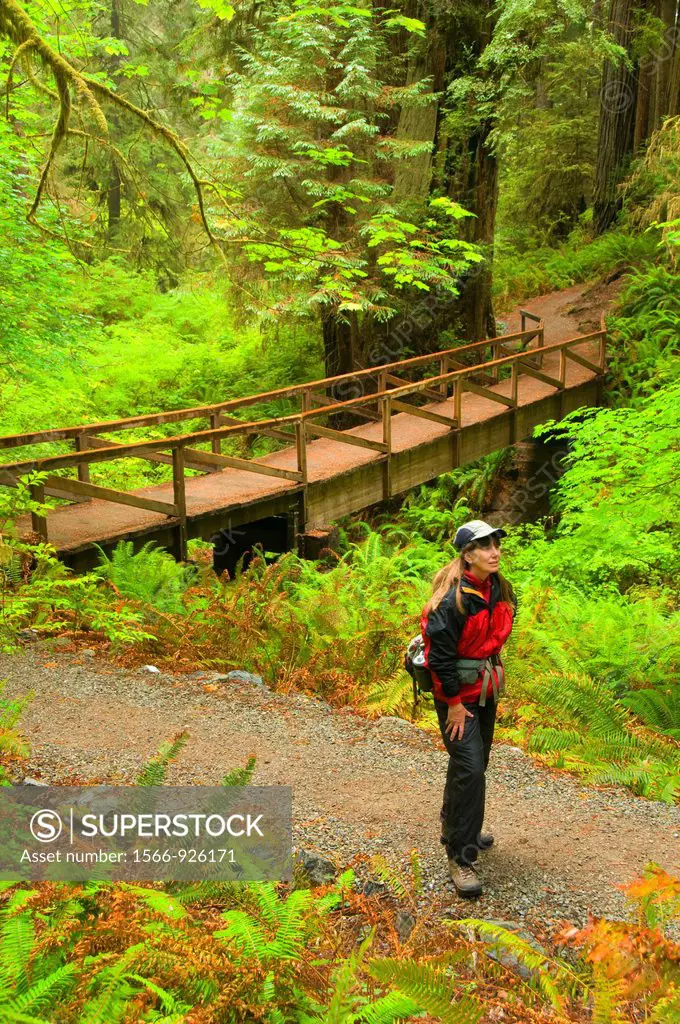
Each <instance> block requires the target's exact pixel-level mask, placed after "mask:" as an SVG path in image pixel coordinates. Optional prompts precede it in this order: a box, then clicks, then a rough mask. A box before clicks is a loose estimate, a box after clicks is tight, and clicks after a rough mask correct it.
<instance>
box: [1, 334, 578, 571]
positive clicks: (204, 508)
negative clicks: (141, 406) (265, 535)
mask: <svg viewBox="0 0 680 1024" xmlns="http://www.w3.org/2000/svg"><path fill="white" fill-rule="evenodd" d="M552 340H558V339H549V340H548V344H550V341H552ZM559 340H561V339H559ZM572 351H574V352H576V353H577V354H580V355H582V356H584V357H585V358H587V359H588V360H590V361H592V362H595V363H597V362H598V343H597V341H585V342H584V343H583V344H578V345H576V346H574V347H573V348H572ZM559 363H560V353H559V352H546V354H545V357H544V361H543V365H542V372H543V373H545V374H548V375H550V376H554V377H559ZM597 377H598V374H596V373H594V372H592V371H591V370H590V369H588V368H586V367H584V366H581V365H579V364H578V363H576V362H573V361H572V360H571V359H569V360H567V362H566V376H565V389H564V391H563V392H562V395H563V396H564V395H568V394H569V392H572V391H574V389H576V390H577V391H578V390H579V389H581V388H582V385H584V384H587V383H588V382H593V381H595V380H596V379H597ZM489 390H491V391H495V392H497V393H499V394H502V395H506V396H509V395H510V392H511V382H510V380H509V379H508V380H505V381H502V382H500V383H498V384H496V385H492V386H490V388H489ZM589 394H590V392H589ZM555 395H556V390H555V388H554V387H552V386H551V385H549V384H546V383H543V382H542V381H540V380H537V379H535V378H533V377H531V376H527V375H526V374H524V373H518V385H517V410H516V411H515V410H513V411H512V413H513V414H514V415H517V413H518V412H519V411H520V410H521V409H522V408H523V407H527V406H531V405H534V404H535V403H541V405H543V404H544V403H543V402H542V400H544V399H546V400H548V399H554V398H555ZM576 397H577V396H576V394H574V398H576ZM580 404H593V400H592V395H591V397H590V399H588V398H586V399H585V401H583V400H581V401H577V402H576V405H580ZM567 405H568V407H569V408H572V407H574V402H573V401H571V402H568V403H567ZM422 408H423V409H426V410H431V411H432V412H435V413H440V414H442V415H445V416H449V417H454V416H455V410H454V399H453V398H449V399H447V400H446V401H441V402H429V403H428V404H426V405H423V406H422ZM562 409H563V410H565V411H566V409H565V406H564V404H563V405H562ZM460 411H461V422H460V424H459V431H458V432H457V433H462V434H465V433H466V431H467V430H468V428H471V427H474V426H475V425H476V424H482V423H484V422H485V421H489V423H491V422H492V421H495V420H496V419H497V418H503V417H505V418H506V419H507V418H508V416H509V414H510V411H509V410H508V408H506V407H505V406H503V405H501V404H499V403H498V402H496V401H493V400H491V399H488V398H485V397H482V396H481V395H479V394H473V393H470V392H467V391H466V392H465V393H463V395H462V398H461V406H460ZM554 415H555V412H554V405H553V406H551V407H548V405H547V404H546V407H545V411H544V412H542V414H541V415H538V416H537V417H534V420H533V421H532V422H534V421H535V422H540V421H541V419H545V418H548V417H550V416H554ZM391 431H392V438H391V452H392V456H398V455H399V453H403V452H407V451H409V450H411V449H412V450H416V449H420V450H421V456H419V458H421V461H422V459H425V460H427V459H428V457H429V456H428V452H430V451H434V448H432V443H433V442H437V440H438V439H441V438H443V437H445V436H446V435H448V436H451V433H452V432H451V430H450V428H448V427H447V426H445V425H443V424H439V423H435V422H432V421H428V420H425V419H421V418H419V417H416V416H415V415H411V414H409V413H397V414H393V416H392V418H391ZM348 433H350V434H354V435H356V436H357V437H361V438H368V439H373V440H375V441H382V439H383V425H382V424H381V423H379V422H374V423H372V422H369V423H366V424H364V425H362V426H358V427H353V428H351V429H350V430H349V431H348ZM489 436H491V434H490V435H489ZM520 436H524V435H520ZM517 440H519V437H517ZM490 443H491V447H489V446H487V450H488V451H492V450H494V448H497V447H499V444H498V442H497V441H495V442H490ZM306 449H307V479H308V488H307V489H308V490H309V491H310V492H313V491H316V492H317V493H318V489H319V485H323V483H324V482H330V481H333V480H335V478H342V477H343V476H344V475H345V474H353V473H354V472H355V471H357V470H359V469H360V468H361V467H365V466H369V465H370V464H371V463H384V462H385V456H384V455H382V454H381V453H379V452H378V451H374V450H369V449H365V448H361V447H356V446H354V445H349V444H347V443H342V442H339V441H335V440H330V439H326V438H319V439H315V440H308V441H307V445H306ZM458 452H459V455H460V448H459V449H458ZM481 453H482V452H481V450H480V451H479V453H478V454H481ZM469 457H470V454H469V453H468V455H467V456H466V457H465V458H463V459H460V461H467V459H468V458H469ZM472 457H477V455H473V456H472ZM253 461H255V462H260V463H262V464H265V465H269V466H274V467H279V468H282V469H290V470H296V469H297V468H298V461H297V453H296V449H295V446H291V447H288V448H285V449H282V450H280V451H277V452H274V453H272V454H269V455H267V456H265V457H262V458H259V459H257V460H253ZM455 464H456V461H455V459H454V460H453V461H451V462H449V465H448V467H447V468H451V466H452V465H455ZM442 471H443V470H442V468H441V465H440V464H439V463H438V464H437V465H435V464H434V462H433V463H432V467H431V471H430V470H429V469H428V466H427V465H421V467H420V469H419V471H418V473H417V474H416V476H417V479H416V478H415V477H414V479H413V480H412V481H411V482H410V484H409V486H413V485H414V483H417V482H419V481H420V480H427V479H432V478H433V477H435V476H437V475H439V474H440V473H441V472H442ZM380 472H381V468H380V467H379V466H376V467H375V469H374V473H376V474H379V473H380ZM404 481H405V478H403V477H402V479H401V483H403V482H404ZM185 483H186V515H187V523H188V525H189V536H204V537H205V536H206V532H207V533H209V532H210V531H211V530H214V528H215V526H216V525H218V519H219V523H220V524H221V526H222V527H226V526H227V525H228V524H229V522H230V521H232V514H233V523H234V524H235V525H236V524H237V523H239V522H241V523H242V522H247V521H254V520H256V519H258V518H260V517H261V516H263V515H270V514H272V511H275V510H276V508H275V506H276V504H277V500H278V504H279V511H280V509H281V508H282V507H283V506H282V504H281V500H280V499H283V500H284V502H285V501H286V500H288V499H290V498H291V497H293V496H295V495H296V494H299V493H300V492H301V491H302V490H303V488H302V487H301V485H300V484H299V483H296V482H292V481H288V480H285V479H282V478H275V477H270V476H261V475H256V474H255V473H252V472H247V471H244V470H240V469H231V468H229V469H223V470H221V471H219V472H212V473H206V474H205V475H201V476H187V477H186V481H185ZM338 483H339V485H340V491H345V492H346V488H345V487H343V484H342V481H339V482H338V481H336V485H335V492H336V493H340V492H339V491H338ZM351 486H353V484H352V483H351V476H350V477H348V478H347V481H346V487H351ZM403 489H405V488H404V487H402V486H398V487H397V488H396V492H397V493H399V492H400V491H401V490H403ZM130 493H132V494H137V495H140V496H143V497H146V498H153V499H156V500H159V501H164V502H168V503H172V502H173V484H172V482H169V483H166V484H161V485H154V486H148V487H143V488H140V489H138V490H136V491H133V492H130ZM366 497H367V498H368V497H369V496H368V493H366ZM375 500H376V498H375V497H374V498H373V499H372V501H375ZM377 500H379V499H377ZM372 501H371V500H364V499H362V498H361V496H358V497H357V500H356V501H355V502H354V504H353V505H352V504H351V503H349V504H348V502H347V501H346V500H344V501H340V502H339V503H336V507H335V506H333V503H332V502H331V503H330V504H329V502H328V501H324V500H322V501H321V502H317V506H318V507H317V510H316V512H315V513H313V514H312V515H311V516H310V517H309V518H307V517H306V516H305V517H304V518H306V519H307V522H306V523H304V522H303V524H302V525H303V527H304V526H306V527H307V528H309V527H313V526H318V525H321V524H322V523H323V522H329V521H331V520H332V519H333V518H334V517H336V516H337V515H341V514H344V513H345V512H346V511H347V510H348V509H349V508H350V507H353V508H356V509H359V508H362V507H365V506H366V505H368V504H371V503H372ZM362 502H363V504H362ZM216 514H218V516H217V518H216ZM201 520H203V521H204V523H205V526H204V527H203V528H202V527H201V525H200V521H201ZM48 521H49V540H50V543H51V544H53V545H54V546H55V547H56V548H57V550H58V551H59V552H60V553H61V554H63V555H66V556H68V555H69V553H75V552H78V551H83V550H84V549H86V548H89V547H91V545H92V544H93V543H95V542H96V543H98V544H102V545H103V546H108V545H110V544H112V543H114V542H115V541H116V540H117V539H120V538H123V537H132V536H140V535H142V536H147V535H148V536H153V535H154V534H159V535H160V534H161V533H162V532H163V531H164V530H165V531H167V527H168V517H167V516H165V515H163V514H161V513H158V512H151V511H147V510H144V509H139V508H133V507H129V506H126V505H121V504H115V503H113V502H110V501H104V500H101V499H98V498H94V499H91V500H89V501H85V502H80V503H78V504H72V505H67V506H63V507H60V508H58V509H55V510H54V511H53V512H51V513H50V515H49V520H48ZM192 523H193V527H192ZM30 525H31V524H30V520H26V521H24V522H22V523H20V527H21V528H22V529H26V530H28V529H30Z"/></svg>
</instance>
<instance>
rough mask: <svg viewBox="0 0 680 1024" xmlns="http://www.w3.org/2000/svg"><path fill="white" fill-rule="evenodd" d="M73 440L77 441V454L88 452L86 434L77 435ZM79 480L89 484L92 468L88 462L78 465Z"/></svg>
mask: <svg viewBox="0 0 680 1024" xmlns="http://www.w3.org/2000/svg"><path fill="white" fill-rule="evenodd" d="M73 440H74V441H75V448H76V451H77V452H84V451H87V437H86V435H85V434H76V436H75V437H74V439H73ZM78 479H79V480H82V481H83V483H86V484H89V482H90V467H89V464H88V463H87V462H79V463H78Z"/></svg>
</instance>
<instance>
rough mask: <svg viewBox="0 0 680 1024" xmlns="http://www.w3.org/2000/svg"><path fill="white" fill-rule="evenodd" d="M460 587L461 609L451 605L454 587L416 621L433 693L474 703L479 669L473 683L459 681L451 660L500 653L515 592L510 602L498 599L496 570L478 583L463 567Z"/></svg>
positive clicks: (446, 699) (439, 697) (445, 699)
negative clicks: (419, 630) (420, 633)
mask: <svg viewBox="0 0 680 1024" xmlns="http://www.w3.org/2000/svg"><path fill="white" fill-rule="evenodd" d="M460 590H461V599H462V603H463V608H464V609H465V611H464V613H463V614H461V612H459V611H458V608H457V606H456V587H455V586H453V587H451V589H450V590H449V591H448V592H447V593H446V594H445V595H444V597H443V598H442V600H441V602H440V604H439V605H438V606H437V607H436V608H435V609H434V610H433V611H431V612H430V614H429V615H425V614H424V613H423V616H422V618H421V620H420V628H421V632H422V636H423V641H424V643H425V658H426V660H427V667H428V668H429V670H430V673H431V675H432V679H433V682H434V690H433V695H434V698H435V700H440V701H443V702H444V703H446V704H459V703H461V702H465V703H473V702H474V701H477V700H478V699H479V696H480V694H481V692H482V673H481V672H480V674H479V676H478V678H477V680H476V682H474V683H467V684H463V683H461V681H460V678H459V676H458V672H457V671H456V659H458V658H488V657H489V656H490V655H492V654H500V651H501V648H502V646H503V644H504V643H505V641H506V640H507V639H508V637H509V636H510V631H511V630H512V622H513V618H514V616H515V611H516V609H517V603H516V601H515V597H514V595H513V596H512V603H508V602H506V601H501V599H500V591H501V588H500V583H499V580H498V576H497V575H496V573H492V574H491V576H488V577H487V579H486V580H485V581H484V582H482V581H481V580H479V579H477V577H476V576H474V575H473V574H472V573H470V572H466V573H464V575H463V581H462V583H461V587H460ZM489 692H490V691H489Z"/></svg>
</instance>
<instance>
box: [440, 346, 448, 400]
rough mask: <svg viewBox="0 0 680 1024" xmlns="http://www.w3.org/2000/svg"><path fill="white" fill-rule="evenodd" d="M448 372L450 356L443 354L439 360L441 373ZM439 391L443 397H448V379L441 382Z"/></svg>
mask: <svg viewBox="0 0 680 1024" xmlns="http://www.w3.org/2000/svg"><path fill="white" fill-rule="evenodd" d="M448 372H449V357H448V356H442V358H441V359H440V360H439V373H440V374H442V375H443V374H445V373H448ZM439 391H440V392H441V396H442V398H443V399H447V398H448V397H449V382H448V381H447V380H443V381H442V382H441V384H440V385H439Z"/></svg>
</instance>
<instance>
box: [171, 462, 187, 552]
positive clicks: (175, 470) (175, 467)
mask: <svg viewBox="0 0 680 1024" xmlns="http://www.w3.org/2000/svg"><path fill="white" fill-rule="evenodd" d="M172 490H173V497H174V502H175V514H176V516H177V518H178V519H179V523H178V524H177V533H176V538H175V550H174V555H175V558H176V559H177V561H178V562H184V561H186V557H187V499H186V487H185V481H184V449H183V447H182V446H181V445H178V446H177V447H176V448H173V449H172Z"/></svg>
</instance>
